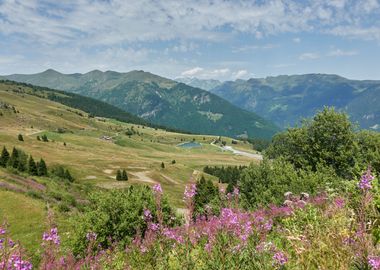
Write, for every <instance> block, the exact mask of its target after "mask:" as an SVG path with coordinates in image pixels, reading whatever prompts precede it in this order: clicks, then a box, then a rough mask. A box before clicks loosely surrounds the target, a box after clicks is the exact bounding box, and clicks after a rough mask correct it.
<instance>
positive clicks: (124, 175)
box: [121, 170, 128, 181]
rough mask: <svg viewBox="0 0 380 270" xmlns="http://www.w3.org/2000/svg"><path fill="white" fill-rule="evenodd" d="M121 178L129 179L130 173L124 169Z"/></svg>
mask: <svg viewBox="0 0 380 270" xmlns="http://www.w3.org/2000/svg"><path fill="white" fill-rule="evenodd" d="M121 179H122V180H124V181H128V174H127V172H126V171H125V170H123V173H122V175H121Z"/></svg>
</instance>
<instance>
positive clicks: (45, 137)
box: [41, 134, 49, 142]
mask: <svg viewBox="0 0 380 270" xmlns="http://www.w3.org/2000/svg"><path fill="white" fill-rule="evenodd" d="M41 138H42V141H44V142H48V141H49V139H48V137H47V136H46V134H44V135H42V137H41Z"/></svg>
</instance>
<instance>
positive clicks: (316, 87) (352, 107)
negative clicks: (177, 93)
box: [210, 74, 380, 130]
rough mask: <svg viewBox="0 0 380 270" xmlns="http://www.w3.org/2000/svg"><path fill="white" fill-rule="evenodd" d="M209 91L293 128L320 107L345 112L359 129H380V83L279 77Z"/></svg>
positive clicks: (326, 76)
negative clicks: (332, 107)
mask: <svg viewBox="0 0 380 270" xmlns="http://www.w3.org/2000/svg"><path fill="white" fill-rule="evenodd" d="M210 92H212V93H214V94H217V95H219V96H220V97H223V98H225V99H226V100H228V101H230V102H232V103H233V104H235V105H236V106H238V107H240V108H243V109H246V110H248V111H252V112H255V113H257V114H259V115H261V116H263V117H265V118H266V119H270V120H272V121H273V122H274V123H275V124H277V125H279V126H280V127H283V128H284V127H287V126H294V125H295V124H297V123H299V121H300V120H301V119H302V118H305V117H311V116H312V115H314V114H315V112H316V111H317V110H320V109H322V108H323V106H334V107H336V108H337V109H339V110H342V111H346V112H347V113H348V114H349V115H350V117H351V119H352V120H353V121H355V122H358V123H359V125H360V127H362V128H366V129H373V130H380V106H379V104H380V81H376V80H363V81H359V80H349V79H346V78H343V77H341V76H338V75H330V74H305V75H290V76H288V75H281V76H276V77H267V78H258V79H256V78H252V79H249V80H236V81H228V82H224V83H223V84H221V85H219V86H217V87H215V88H213V89H211V90H210Z"/></svg>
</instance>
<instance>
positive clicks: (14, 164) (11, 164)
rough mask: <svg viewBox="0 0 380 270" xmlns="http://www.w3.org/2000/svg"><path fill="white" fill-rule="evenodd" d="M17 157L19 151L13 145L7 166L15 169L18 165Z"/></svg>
mask: <svg viewBox="0 0 380 270" xmlns="http://www.w3.org/2000/svg"><path fill="white" fill-rule="evenodd" d="M18 158H19V153H18V150H17V149H16V147H13V150H12V154H11V157H10V158H9V160H8V166H9V167H12V168H15V169H17V167H18V162H19V160H18Z"/></svg>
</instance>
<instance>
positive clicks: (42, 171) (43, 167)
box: [37, 158, 48, 176]
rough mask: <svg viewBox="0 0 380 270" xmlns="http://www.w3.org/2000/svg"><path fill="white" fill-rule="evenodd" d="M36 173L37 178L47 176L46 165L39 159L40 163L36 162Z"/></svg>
mask: <svg viewBox="0 0 380 270" xmlns="http://www.w3.org/2000/svg"><path fill="white" fill-rule="evenodd" d="M37 171H38V175H39V176H46V175H47V174H48V173H47V167H46V163H45V161H44V160H43V159H42V158H41V159H40V162H38V166H37Z"/></svg>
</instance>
